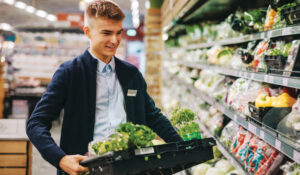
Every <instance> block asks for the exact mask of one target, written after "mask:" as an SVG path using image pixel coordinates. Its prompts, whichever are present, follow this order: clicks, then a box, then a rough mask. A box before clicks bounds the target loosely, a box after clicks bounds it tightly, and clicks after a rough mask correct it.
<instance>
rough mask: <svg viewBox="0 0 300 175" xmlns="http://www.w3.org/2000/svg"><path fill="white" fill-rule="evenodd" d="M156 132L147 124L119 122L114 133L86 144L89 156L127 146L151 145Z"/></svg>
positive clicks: (126, 147)
mask: <svg viewBox="0 0 300 175" xmlns="http://www.w3.org/2000/svg"><path fill="white" fill-rule="evenodd" d="M155 137H156V134H155V133H154V132H153V131H152V130H151V129H150V128H148V127H147V126H144V125H138V124H137V125H134V124H133V123H131V122H128V123H124V124H120V126H119V128H118V129H117V130H116V132H115V133H113V134H112V135H110V136H109V137H108V139H107V140H104V141H96V140H94V141H92V142H90V143H89V145H88V151H89V155H90V156H96V155H99V154H104V153H106V152H110V151H122V150H126V149H128V148H142V147H147V146H152V145H153V143H152V140H153V139H155Z"/></svg>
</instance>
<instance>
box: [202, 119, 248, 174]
mask: <svg viewBox="0 0 300 175" xmlns="http://www.w3.org/2000/svg"><path fill="white" fill-rule="evenodd" d="M198 124H199V127H200V130H201V131H202V132H203V135H205V136H206V137H213V138H215V140H216V142H217V147H218V149H219V151H220V152H221V153H222V154H223V155H224V156H225V157H226V158H227V160H229V161H230V163H231V164H232V165H233V166H234V167H235V169H237V170H238V171H239V173H240V174H242V175H247V174H249V173H248V172H247V171H246V170H245V169H244V167H243V165H241V163H240V162H239V161H238V160H237V159H236V158H235V157H234V156H233V155H232V154H231V153H230V152H229V151H228V150H227V149H226V148H225V147H224V146H223V144H222V143H221V142H220V141H219V139H218V138H217V137H215V136H214V135H213V134H211V133H210V132H209V130H208V129H207V128H206V126H204V125H203V124H202V123H198Z"/></svg>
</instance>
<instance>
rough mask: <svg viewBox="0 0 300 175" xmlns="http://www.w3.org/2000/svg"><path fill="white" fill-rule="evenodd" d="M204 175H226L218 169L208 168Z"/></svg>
mask: <svg viewBox="0 0 300 175" xmlns="http://www.w3.org/2000/svg"><path fill="white" fill-rule="evenodd" d="M205 175H226V173H225V172H224V171H222V170H219V169H218V168H210V169H208V170H207V171H206V174H205Z"/></svg>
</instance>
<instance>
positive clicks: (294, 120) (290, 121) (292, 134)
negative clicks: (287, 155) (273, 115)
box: [277, 97, 300, 147]
mask: <svg viewBox="0 0 300 175" xmlns="http://www.w3.org/2000/svg"><path fill="white" fill-rule="evenodd" d="M299 108H300V99H299V97H298V98H297V101H296V103H295V104H294V105H293V107H292V112H291V113H289V114H288V115H287V116H286V117H285V118H284V119H282V120H281V121H280V122H279V124H278V125H277V130H278V131H279V133H281V134H283V135H285V136H287V137H289V138H291V139H292V140H294V141H295V142H296V145H295V146H297V147H300V127H299V126H300V110H299Z"/></svg>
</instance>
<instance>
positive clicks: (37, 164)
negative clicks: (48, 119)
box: [32, 121, 61, 175]
mask: <svg viewBox="0 0 300 175" xmlns="http://www.w3.org/2000/svg"><path fill="white" fill-rule="evenodd" d="M60 131H61V125H60V124H59V123H58V122H57V121H54V122H53V127H52V129H51V135H52V137H53V139H54V140H55V142H56V143H59V139H60ZM32 154H33V155H32V156H33V160H32V161H33V162H32V175H41V174H42V175H54V174H56V168H55V167H54V166H52V165H51V164H49V163H48V162H47V161H45V160H44V159H43V158H42V156H41V155H40V153H39V152H38V150H37V149H36V148H35V147H33V149H32Z"/></svg>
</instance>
